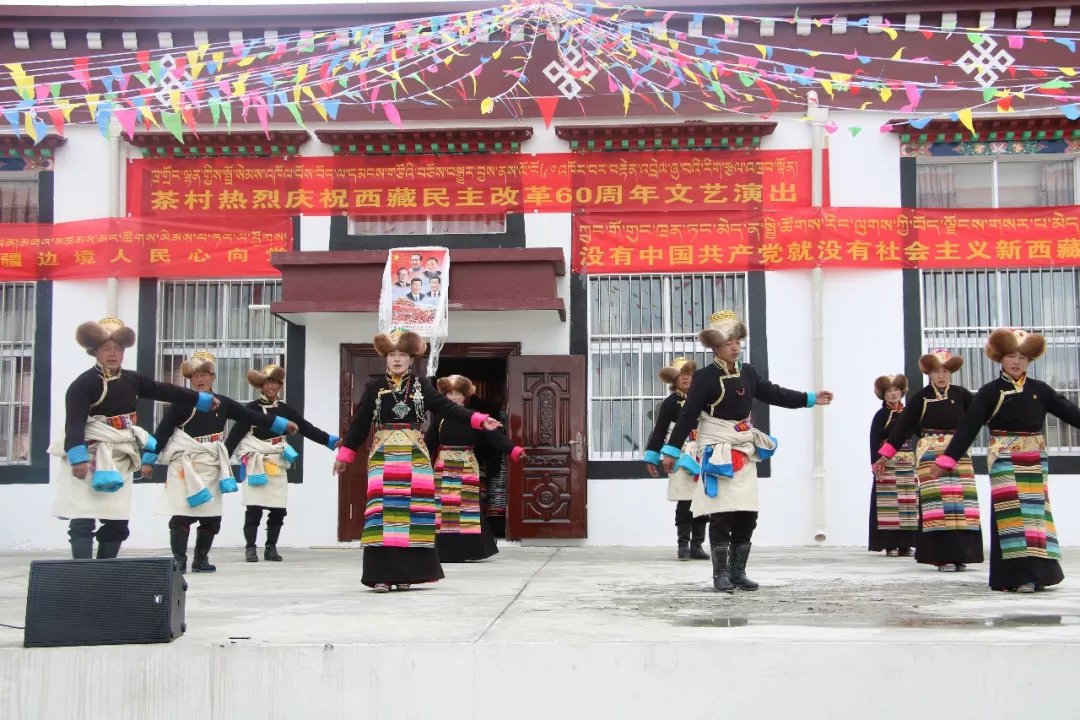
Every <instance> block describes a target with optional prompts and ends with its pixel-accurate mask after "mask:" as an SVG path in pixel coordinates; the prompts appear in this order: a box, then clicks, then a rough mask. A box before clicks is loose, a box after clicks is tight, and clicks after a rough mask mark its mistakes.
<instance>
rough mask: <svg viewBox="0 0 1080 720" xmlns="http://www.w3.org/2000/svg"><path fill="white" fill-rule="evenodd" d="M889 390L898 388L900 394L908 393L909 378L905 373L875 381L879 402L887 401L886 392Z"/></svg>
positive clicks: (875, 391) (875, 392)
mask: <svg viewBox="0 0 1080 720" xmlns="http://www.w3.org/2000/svg"><path fill="white" fill-rule="evenodd" d="M889 388H896V389H897V390H899V391H900V392H902V393H906V392H907V388H908V384H907V377H905V376H904V374H903V373H899V374H897V375H882V376H881V377H879V378H878V379H877V380H875V381H874V394H875V395H877V399H878V400H884V399H885V391H886V390H888V389H889Z"/></svg>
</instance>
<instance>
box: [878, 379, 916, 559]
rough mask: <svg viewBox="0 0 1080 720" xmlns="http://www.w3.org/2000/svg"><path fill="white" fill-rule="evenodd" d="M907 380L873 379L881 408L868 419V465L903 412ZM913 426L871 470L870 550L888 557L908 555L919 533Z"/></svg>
mask: <svg viewBox="0 0 1080 720" xmlns="http://www.w3.org/2000/svg"><path fill="white" fill-rule="evenodd" d="M907 389H908V381H907V378H906V377H904V376H903V375H882V376H881V377H879V378H878V379H877V380H875V381H874V395H876V396H877V399H878V400H880V401H881V409H879V410H878V411H877V412H876V413H875V414H874V420H873V421H872V422H871V423H870V465H871V467H874V463H876V462H877V460H878V458H879V457H880V454H879V451H880V449H881V446H882V444H884V443H885V441H886V440H887V439H888V438H889V433H890V432H892V431H893V429H894V428H895V427H896V426H897V423H898V422H899V419H900V416H901V414H902V413H903V412H904V393H905V392H907ZM914 432H915V427H910V428H908V432H907V434H906V435H905V436H904V437H903V438H898V441H899V443H900V444H898V445H897V446H896V447H897V448H898V450H897V451H896V452H895V453H894V454H893V456H892V457H891V458H890V459H889V460H888V461H887V463H885V464H884V466H883V467H882V468H881V469H880V471H879V472H874V473H872V476H873V477H872V484H871V487H870V541H869V543H868V547H869V549H870V552H880V551H882V550H884V551H885V554H886V555H888V556H889V557H896V556H900V557H909V556H910V555H911V548H913V547H915V541H916V539H917V537H918V534H919V488H918V486H917V484H916V482H915V440H914V438H913V434H914Z"/></svg>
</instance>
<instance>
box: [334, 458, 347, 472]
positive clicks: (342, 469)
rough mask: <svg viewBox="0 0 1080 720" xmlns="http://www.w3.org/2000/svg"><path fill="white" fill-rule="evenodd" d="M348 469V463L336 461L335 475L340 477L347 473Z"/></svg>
mask: <svg viewBox="0 0 1080 720" xmlns="http://www.w3.org/2000/svg"><path fill="white" fill-rule="evenodd" d="M346 467H348V463H343V462H341V461H340V460H338V461H336V462H335V463H334V474H335V475H340V474H341V473H343V472H345V468H346Z"/></svg>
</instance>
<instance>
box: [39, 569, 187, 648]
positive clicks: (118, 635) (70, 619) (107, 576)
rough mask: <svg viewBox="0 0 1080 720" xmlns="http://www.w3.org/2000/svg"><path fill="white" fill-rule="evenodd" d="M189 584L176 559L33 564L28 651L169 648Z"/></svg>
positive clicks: (177, 632)
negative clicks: (148, 645)
mask: <svg viewBox="0 0 1080 720" xmlns="http://www.w3.org/2000/svg"><path fill="white" fill-rule="evenodd" d="M185 584H186V583H185V582H184V580H183V576H181V575H180V572H179V569H178V568H177V567H176V566H175V563H174V561H173V559H172V558H130V559H129V558H124V559H117V560H40V561H35V562H32V563H30V590H29V593H28V595H27V598H26V635H25V640H24V644H25V645H26V646H27V647H44V646H55V645H115V644H126V643H153V642H170V641H172V640H174V639H175V638H176V637H178V636H179V635H180V634H182V633H183V617H184V589H185Z"/></svg>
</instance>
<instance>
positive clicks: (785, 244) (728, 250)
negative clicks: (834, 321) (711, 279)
mask: <svg viewBox="0 0 1080 720" xmlns="http://www.w3.org/2000/svg"><path fill="white" fill-rule="evenodd" d="M573 253H574V260H573V267H574V270H575V271H576V272H581V273H605V274H620V273H648V272H686V271H688V270H689V271H693V272H715V271H731V270H735V271H738V270H788V269H798V268H811V267H838V268H871V267H872V268H984V267H987V268H988V267H1002V266H1013V267H1044V266H1076V265H1080V207H1060V208H1024V209H1002V210H908V209H895V208H827V209H821V210H818V209H813V208H805V209H796V210H791V211H788V212H782V213H770V212H756V213H748V212H746V213H728V214H725V215H724V216H723V217H718V218H705V217H702V215H701V214H700V213H683V214H674V213H669V214H645V213H638V214H635V215H633V216H631V217H629V218H627V217H626V216H616V215H606V214H603V215H602V214H592V213H586V214H582V215H578V216H575V218H574V249H573Z"/></svg>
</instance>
